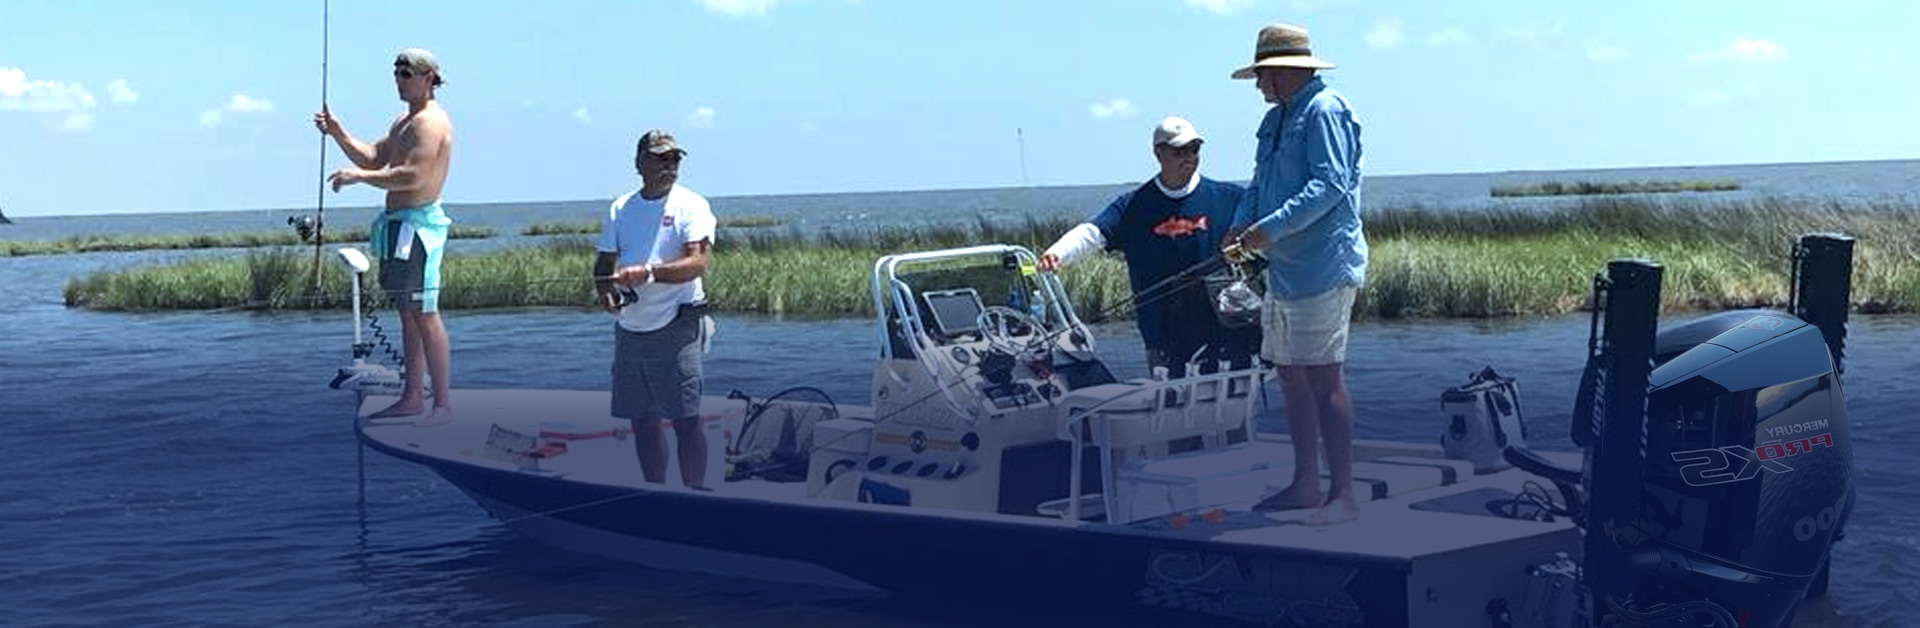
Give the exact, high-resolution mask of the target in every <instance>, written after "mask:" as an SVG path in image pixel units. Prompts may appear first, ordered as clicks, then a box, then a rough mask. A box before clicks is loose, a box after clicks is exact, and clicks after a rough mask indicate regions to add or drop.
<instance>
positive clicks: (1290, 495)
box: [1228, 24, 1367, 525]
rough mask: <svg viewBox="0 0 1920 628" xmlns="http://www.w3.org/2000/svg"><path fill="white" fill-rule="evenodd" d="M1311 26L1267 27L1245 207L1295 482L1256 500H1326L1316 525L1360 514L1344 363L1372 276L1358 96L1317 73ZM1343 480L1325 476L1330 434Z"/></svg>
mask: <svg viewBox="0 0 1920 628" xmlns="http://www.w3.org/2000/svg"><path fill="white" fill-rule="evenodd" d="M1332 67H1333V64H1331V63H1328V62H1326V61H1323V60H1321V59H1319V58H1317V57H1315V56H1314V55H1313V49H1312V46H1311V44H1310V40H1309V38H1308V36H1307V30H1306V29H1304V28H1301V27H1299V26H1294V25H1290V24H1273V25H1269V26H1267V27H1265V28H1262V29H1260V34H1259V37H1258V39H1257V40H1256V43H1255V45H1254V54H1253V64H1252V65H1249V66H1247V67H1244V68H1240V69H1239V70H1236V71H1234V73H1233V78H1235V79H1240V80H1245V79H1252V80H1253V81H1254V84H1255V86H1257V87H1258V88H1259V89H1260V94H1261V95H1262V96H1263V97H1265V98H1266V101H1267V102H1268V103H1271V104H1272V105H1273V106H1272V107H1270V108H1269V109H1268V110H1267V114H1266V117H1265V118H1264V119H1263V120H1261V122H1260V130H1259V132H1258V134H1257V135H1258V138H1259V143H1258V145H1257V147H1256V148H1255V153H1254V174H1253V180H1252V181H1251V182H1249V183H1248V186H1247V193H1246V195H1245V196H1244V197H1242V199H1241V202H1240V207H1239V210H1238V211H1237V212H1236V213H1235V218H1234V224H1233V227H1234V230H1235V233H1236V235H1235V236H1234V237H1233V238H1230V239H1229V243H1228V246H1229V247H1231V246H1233V245H1235V244H1238V245H1240V246H1242V247H1245V248H1246V249H1247V250H1252V251H1258V252H1260V253H1261V254H1262V255H1265V256H1266V258H1267V263H1268V264H1267V296H1266V301H1265V303H1263V304H1262V305H1261V317H1262V326H1263V327H1264V328H1265V330H1264V331H1265V333H1264V335H1265V339H1264V341H1263V343H1262V346H1261V357H1263V358H1265V359H1266V360H1267V361H1269V362H1272V363H1273V364H1274V365H1275V366H1276V367H1277V369H1278V371H1279V378H1280V387H1281V391H1282V393H1283V394H1284V395H1285V399H1286V409H1287V429H1288V432H1289V433H1290V434H1291V435H1292V440H1293V451H1294V465H1293V483H1292V485H1291V486H1288V487H1287V488H1285V489H1283V490H1281V491H1280V492H1279V493H1277V494H1274V495H1272V496H1270V497H1268V498H1266V499H1265V500H1262V501H1261V502H1260V503H1259V504H1258V505H1256V506H1255V509H1256V510H1284V509H1289V508H1313V509H1315V510H1314V511H1313V512H1312V513H1310V514H1309V515H1308V516H1307V518H1306V521H1305V522H1306V523H1307V524H1309V525H1327V524H1334V523H1342V522H1346V521H1352V520H1354V519H1356V518H1358V517H1359V516H1360V507H1359V504H1358V503H1357V502H1356V501H1355V499H1354V496H1353V400H1352V399H1351V398H1350V397H1349V396H1348V394H1347V386H1346V381H1345V379H1346V376H1345V374H1344V363H1345V362H1346V353H1347V330H1348V327H1349V323H1348V321H1349V320H1350V319H1351V318H1352V314H1353V303H1354V297H1355V295H1356V293H1358V291H1359V288H1360V286H1361V285H1362V284H1363V283H1364V282H1365V280H1366V271H1367V239H1366V235H1365V232H1364V231H1363V229H1362V228H1361V224H1360V157H1361V150H1360V123H1359V122H1358V121H1356V120H1355V119H1354V114H1353V109H1352V107H1351V106H1349V105H1348V103H1347V99H1346V98H1345V97H1343V96H1341V95H1340V94H1339V93H1338V92H1335V91H1334V90H1333V88H1331V87H1328V86H1327V84H1326V82H1325V80H1323V79H1322V78H1321V77H1319V76H1317V75H1316V72H1317V71H1319V70H1324V69H1330V68H1332ZM1323 440H1324V442H1325V445H1326V450H1325V451H1326V457H1327V467H1328V471H1329V473H1328V475H1329V476H1330V479H1331V485H1330V486H1329V487H1328V488H1326V489H1324V490H1323V489H1322V488H1321V487H1320V457H1319V453H1320V452H1319V449H1320V448H1319V445H1320V443H1321V441H1323Z"/></svg>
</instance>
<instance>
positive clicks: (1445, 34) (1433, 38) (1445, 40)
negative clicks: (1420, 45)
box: [1427, 28, 1473, 46]
mask: <svg viewBox="0 0 1920 628" xmlns="http://www.w3.org/2000/svg"><path fill="white" fill-rule="evenodd" d="M1471 43H1473V37H1472V36H1469V35H1467V32H1466V31H1463V30H1460V29H1458V28H1448V29H1445V30H1441V31H1440V32H1437V33H1434V34H1432V35H1428V36H1427V45H1429V46H1465V45H1467V44H1471Z"/></svg>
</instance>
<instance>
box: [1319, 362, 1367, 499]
mask: <svg viewBox="0 0 1920 628" xmlns="http://www.w3.org/2000/svg"><path fill="white" fill-rule="evenodd" d="M1307 380H1308V382H1310V383H1311V384H1312V385H1313V394H1314V396H1315V397H1316V398H1317V399H1318V400H1319V402H1320V403H1319V406H1320V417H1319V418H1320V433H1321V434H1322V435H1324V436H1325V437H1326V439H1327V467H1328V469H1329V470H1330V473H1329V475H1331V476H1332V481H1333V486H1332V488H1331V490H1330V491H1329V492H1328V500H1327V503H1326V505H1324V506H1321V507H1320V509H1319V510H1316V511H1314V512H1313V514H1311V515H1308V516H1307V520H1306V523H1307V525H1331V524H1335V523H1345V522H1348V521H1353V520H1354V519H1358V518H1360V504H1359V502H1358V501H1357V500H1355V499H1354V496H1353V398H1352V397H1351V396H1349V395H1348V394H1347V383H1346V376H1345V374H1344V373H1343V372H1342V365H1340V364H1329V365H1325V366H1312V367H1308V368H1307Z"/></svg>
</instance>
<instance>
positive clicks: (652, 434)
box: [633, 419, 667, 484]
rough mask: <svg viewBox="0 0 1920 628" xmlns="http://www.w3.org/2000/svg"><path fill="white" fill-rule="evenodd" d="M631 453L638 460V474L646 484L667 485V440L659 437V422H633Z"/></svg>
mask: <svg viewBox="0 0 1920 628" xmlns="http://www.w3.org/2000/svg"><path fill="white" fill-rule="evenodd" d="M633 453H634V455H635V456H636V457H638V458H639V459H640V474H641V475H642V476H645V478H646V480H647V483H649V484H666V483H667V439H666V438H664V437H662V436H661V435H660V421H658V420H654V419H647V420H645V421H641V420H635V421H634V422H633Z"/></svg>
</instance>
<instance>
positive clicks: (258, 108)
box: [227, 94, 273, 113]
mask: <svg viewBox="0 0 1920 628" xmlns="http://www.w3.org/2000/svg"><path fill="white" fill-rule="evenodd" d="M227 111H232V112H234V113H256V112H258V113H272V112H273V103H271V102H268V101H265V100H259V99H256V98H253V97H250V96H248V95H246V94H234V95H233V98H230V99H228V100H227Z"/></svg>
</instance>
